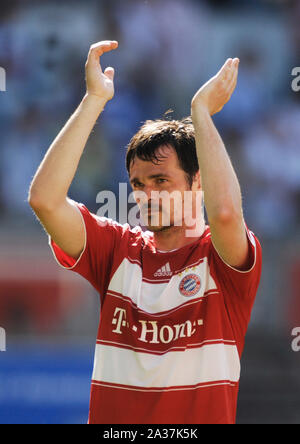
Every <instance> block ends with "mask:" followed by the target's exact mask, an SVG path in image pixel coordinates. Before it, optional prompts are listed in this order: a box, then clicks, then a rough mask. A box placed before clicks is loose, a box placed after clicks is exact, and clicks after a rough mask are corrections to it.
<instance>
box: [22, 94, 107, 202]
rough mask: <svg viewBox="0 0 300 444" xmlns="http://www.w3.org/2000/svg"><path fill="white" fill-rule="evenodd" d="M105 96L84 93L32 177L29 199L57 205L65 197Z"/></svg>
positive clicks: (101, 108) (104, 101)
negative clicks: (102, 97)
mask: <svg viewBox="0 0 300 444" xmlns="http://www.w3.org/2000/svg"><path fill="white" fill-rule="evenodd" d="M105 103H106V100H105V99H101V98H100V97H97V96H94V95H87V94H86V95H85V96H84V98H83V100H82V101H81V103H80V105H79V106H78V108H77V109H76V111H75V112H74V114H73V115H72V116H71V117H70V119H69V120H68V122H67V123H66V124H65V126H64V127H63V129H62V130H61V131H60V133H59V134H58V136H57V137H56V138H55V140H54V141H53V143H52V144H51V146H50V148H49V149H48V151H47V153H46V155H45V157H44V159H43V161H42V163H41V165H40V166H39V168H38V170H37V172H36V174H35V176H34V179H33V181H32V184H31V187H30V193H29V201H30V202H31V204H33V205H37V206H45V208H55V207H56V206H57V205H58V204H59V203H60V202H62V201H63V200H64V199H66V197H67V194H68V190H69V187H70V185H71V183H72V181H73V178H74V175H75V173H76V170H77V167H78V164H79V161H80V158H81V156H82V153H83V151H84V148H85V146H86V143H87V140H88V137H89V135H90V133H91V131H92V129H93V127H94V125H95V123H96V121H97V118H98V117H99V115H100V113H101V112H102V110H103V108H104V106H105Z"/></svg>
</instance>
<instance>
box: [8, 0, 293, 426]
mask: <svg viewBox="0 0 300 444" xmlns="http://www.w3.org/2000/svg"><path fill="white" fill-rule="evenodd" d="M299 21H300V1H299V0H296V1H283V0H282V1H279V0H278V1H276V0H259V1H258V0H251V1H249V0H236V1H217V0H215V1H208V0H207V1H205V0H203V1H201V0H198V1H197V0H184V1H183V0H148V1H143V0H126V1H124V0H110V1H108V0H102V1H100V0H98V1H96V0H87V1H74V0H69V1H65V2H62V1H53V0H51V1H47V0H44V1H43V2H37V1H36V2H33V1H29V0H22V1H21V0H20V1H16V0H10V1H9V2H8V1H7V2H1V9H0V42H1V45H0V66H1V67H3V68H4V69H5V71H6V91H5V92H0V103H1V106H0V134H1V149H0V210H1V211H0V326H1V327H3V328H5V330H6V335H7V336H6V351H5V352H0V423H44V424H46V423H86V421H87V415H88V403H89V389H90V377H91V372H92V363H93V351H94V342H95V337H96V332H97V326H98V316H99V304H98V297H97V294H96V293H95V291H94V290H93V288H92V287H91V286H90V285H89V284H87V283H86V282H84V281H83V279H81V278H80V277H77V276H75V275H73V274H72V273H68V272H65V271H63V270H61V269H59V268H58V267H57V265H56V263H55V261H54V259H53V258H52V256H51V253H50V249H49V248H48V245H47V238H46V235H45V233H44V232H43V230H42V229H41V227H40V226H39V224H38V222H37V221H36V219H35V217H34V216H33V214H32V212H31V210H30V208H29V206H28V204H27V201H26V199H27V191H28V187H29V183H30V181H31V178H32V176H33V174H34V172H35V170H36V168H37V166H38V164H39V162H40V161H41V159H42V157H43V155H44V153H45V151H46V150H47V148H48V146H49V145H50V143H51V142H52V140H53V139H54V137H55V136H56V134H57V133H58V131H59V130H60V129H61V127H62V126H63V125H64V123H65V122H66V120H67V119H68V118H69V116H70V115H71V113H72V112H73V111H74V109H75V108H76V107H77V105H78V104H79V102H80V100H81V97H82V96H83V94H84V88H85V83H84V63H85V60H86V55H87V52H88V49H89V46H90V44H91V43H93V42H96V41H99V40H105V39H115V40H118V41H119V49H118V50H117V51H116V52H114V53H112V54H108V55H105V56H103V61H102V64H103V66H107V65H112V66H114V67H115V70H116V76H115V89H116V94H115V98H114V99H113V101H112V102H110V103H109V104H108V106H107V107H106V109H105V111H104V113H103V114H102V116H101V118H100V120H99V122H98V124H97V125H96V127H95V130H94V131H93V133H92V135H91V137H90V139H89V142H88V148H87V150H86V152H85V154H84V156H83V158H82V161H81V164H80V168H79V171H78V173H77V175H76V179H75V181H74V183H73V185H72V189H71V193H70V195H71V197H72V198H74V199H76V200H78V201H81V202H84V203H85V204H86V205H87V206H88V208H89V209H90V210H91V211H95V212H96V211H97V209H98V208H97V203H96V195H97V193H98V192H99V191H101V190H112V191H115V192H116V193H117V192H118V182H126V181H127V177H126V172H125V167H124V156H125V146H126V144H127V143H128V141H129V139H130V137H131V136H132V134H133V133H134V132H135V131H136V130H137V129H138V127H139V125H140V124H141V122H143V121H144V120H146V119H148V118H158V117H161V116H162V115H163V114H164V113H165V112H166V111H167V110H168V109H170V108H171V109H173V110H174V112H173V115H174V117H175V118H176V117H183V116H186V115H188V114H189V106H190V100H191V98H192V96H193V94H194V93H195V92H196V90H197V89H198V88H199V87H200V86H201V84H202V83H203V82H205V81H206V80H207V79H208V78H209V77H211V76H212V75H214V74H215V73H216V71H217V70H218V69H219V67H220V66H221V65H222V64H223V63H224V61H225V59H226V58H228V57H235V56H238V57H240V60H241V63H240V74H239V82H238V87H237V90H236V92H235V93H234V95H233V97H232V99H231V101H230V103H229V104H228V105H227V106H226V107H225V108H224V110H223V111H222V112H221V113H220V114H219V115H217V116H216V118H215V123H216V125H217V127H218V129H219V130H220V132H221V135H222V137H223V139H224V141H225V143H226V146H227V149H228V152H229V154H230V156H231V159H232V162H233V164H234V166H235V168H236V171H237V174H238V177H239V179H240V182H241V187H242V191H243V198H244V212H245V218H246V221H247V224H248V226H249V227H250V228H251V229H252V230H253V231H254V232H255V233H256V234H257V235H258V237H259V238H260V240H261V243H262V246H263V261H264V263H263V275H262V280H261V285H260V289H259V292H258V295H257V299H256V303H255V306H254V310H253V315H252V319H251V323H250V326H249V330H248V335H247V338H246V347H245V351H244V355H243V359H242V377H241V384H240V395H239V404H238V423H244V424H245V423H252V424H254V423H269V424H276V423H283V424H296V423H300V372H299V369H300V352H299V353H296V352H293V351H292V348H291V342H292V339H293V338H292V336H291V330H292V329H293V328H294V327H296V326H300V297H299V296H300V248H299V246H300V146H299V141H300V125H299V122H300V92H298V93H297V92H296V91H293V90H292V87H291V82H292V80H293V77H292V75H291V71H292V69H293V68H294V67H297V66H300V27H299Z"/></svg>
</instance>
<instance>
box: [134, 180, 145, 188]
mask: <svg viewBox="0 0 300 444" xmlns="http://www.w3.org/2000/svg"><path fill="white" fill-rule="evenodd" d="M132 186H133V188H142V187H143V184H142V183H141V182H138V181H136V182H133V184H132Z"/></svg>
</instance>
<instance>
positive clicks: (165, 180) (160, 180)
mask: <svg viewBox="0 0 300 444" xmlns="http://www.w3.org/2000/svg"><path fill="white" fill-rule="evenodd" d="M165 182H167V179H162V178H160V179H157V183H165Z"/></svg>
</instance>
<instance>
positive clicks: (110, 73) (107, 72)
mask: <svg viewBox="0 0 300 444" xmlns="http://www.w3.org/2000/svg"><path fill="white" fill-rule="evenodd" d="M104 74H105V75H106V77H108V78H109V79H110V80H113V79H114V75H115V70H114V68H112V67H111V66H108V67H107V68H105V71H104Z"/></svg>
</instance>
